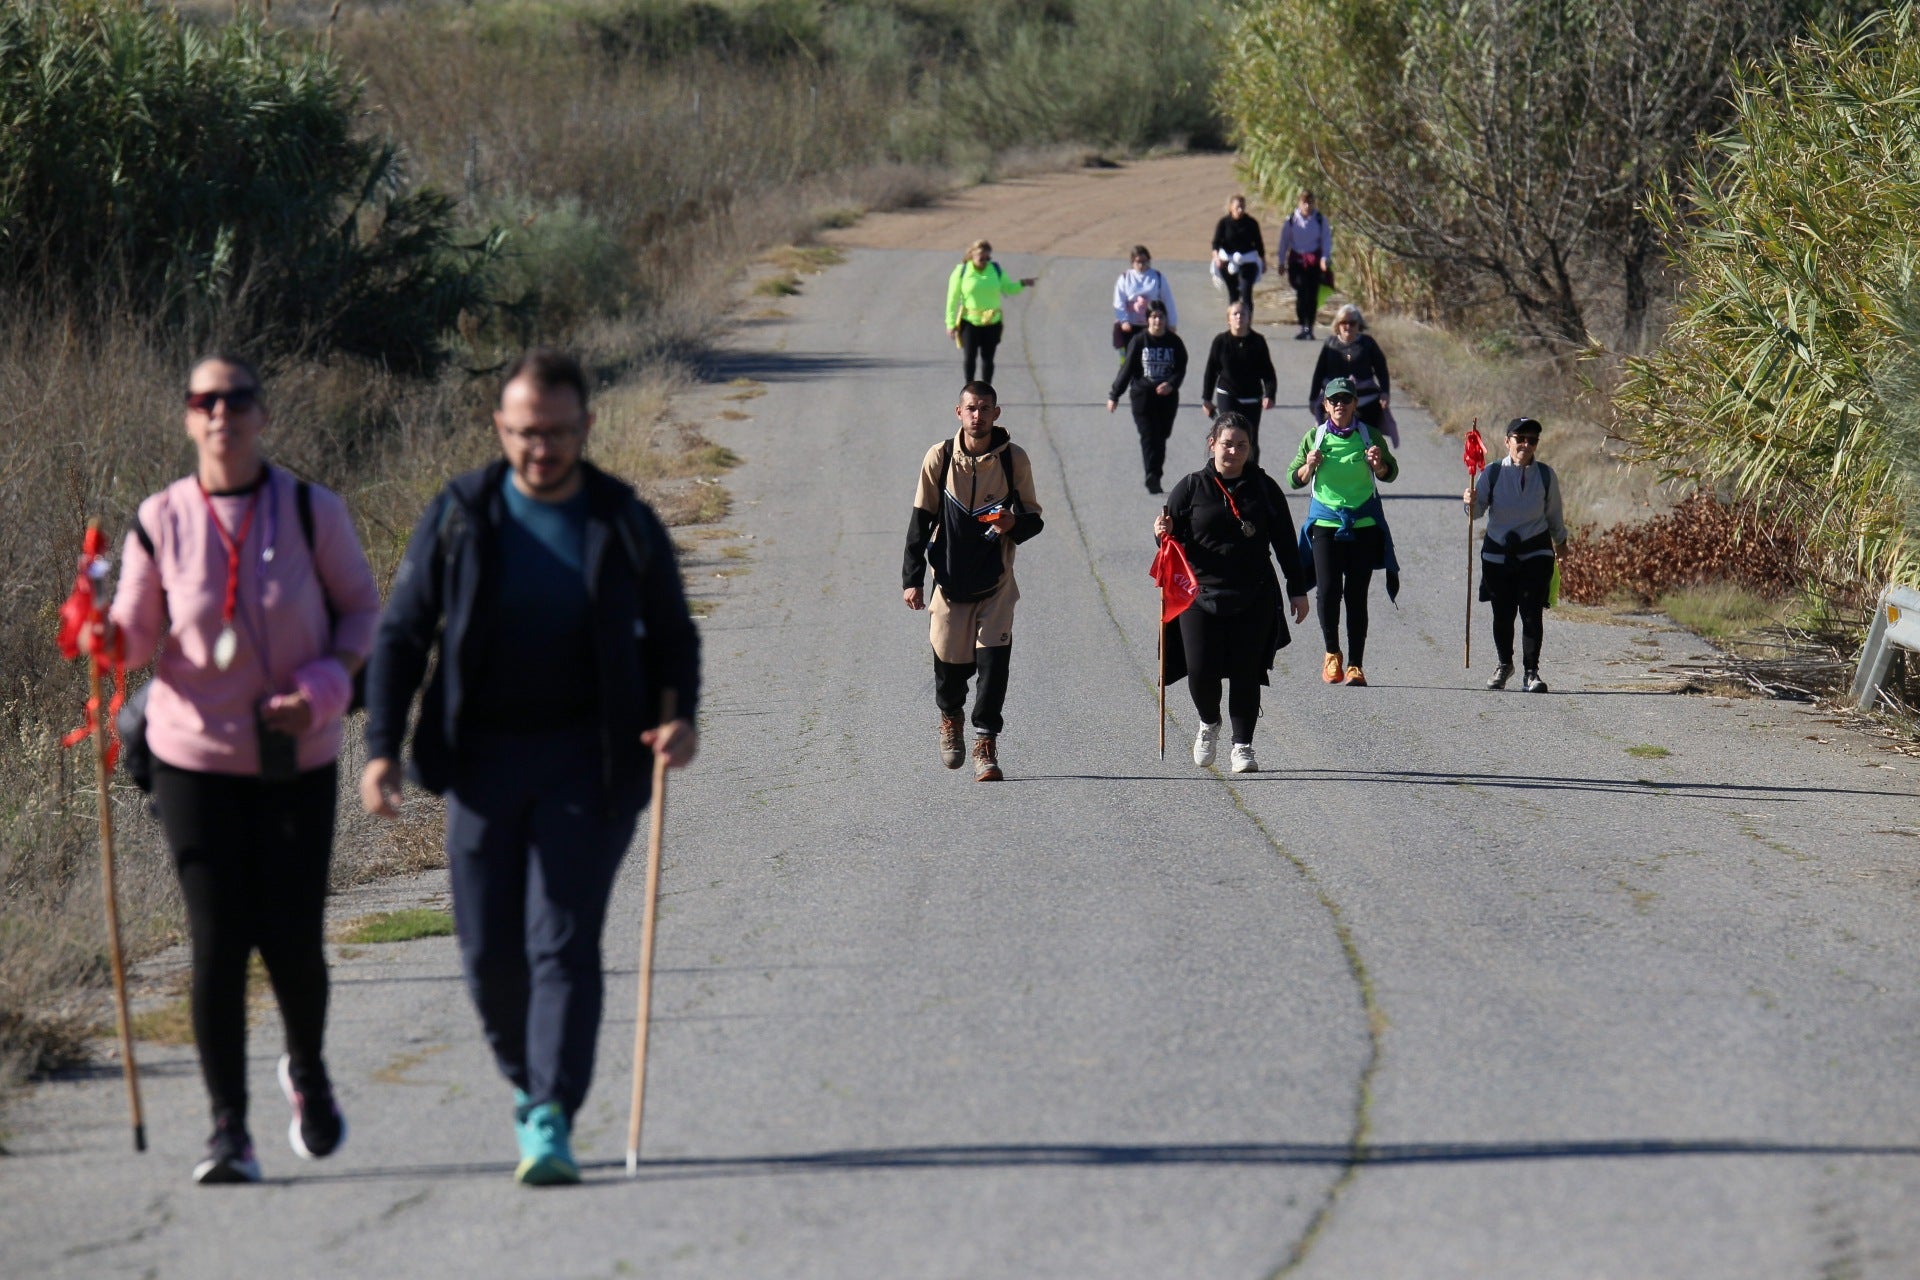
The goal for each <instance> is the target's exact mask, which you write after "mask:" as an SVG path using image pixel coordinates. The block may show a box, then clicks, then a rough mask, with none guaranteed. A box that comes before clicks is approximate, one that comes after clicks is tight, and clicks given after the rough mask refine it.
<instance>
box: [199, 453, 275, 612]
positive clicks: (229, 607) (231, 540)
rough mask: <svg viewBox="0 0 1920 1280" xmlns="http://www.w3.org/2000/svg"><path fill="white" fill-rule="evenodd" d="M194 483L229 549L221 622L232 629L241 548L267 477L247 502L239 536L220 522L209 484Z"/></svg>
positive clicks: (257, 508)
mask: <svg viewBox="0 0 1920 1280" xmlns="http://www.w3.org/2000/svg"><path fill="white" fill-rule="evenodd" d="M194 483H195V484H197V485H199V486H200V498H201V500H202V501H203V502H205V503H206V504H207V516H208V518H210V519H211V520H212V521H213V528H214V532H216V533H218V534H219V535H220V545H222V546H224V547H225V548H226V549H227V599H226V603H225V604H224V605H223V606H221V609H220V623H221V626H222V627H224V628H226V629H227V630H229V631H231V630H232V629H233V612H234V605H235V604H236V603H237V602H238V600H239V598H240V548H242V547H244V546H246V545H247V535H248V534H249V533H251V532H253V517H254V513H255V512H257V511H259V510H260V493H261V490H263V489H265V488H266V487H267V485H266V479H265V477H262V478H261V482H260V485H259V487H258V488H256V489H255V490H254V491H253V501H251V502H249V503H248V504H247V518H246V519H245V520H242V521H241V522H240V535H239V536H238V537H235V536H234V535H232V534H230V533H228V532H227V526H226V525H224V524H221V523H220V513H219V512H218V511H215V510H214V509H213V495H212V494H210V493H208V492H207V486H206V485H205V484H203V483H201V481H200V480H199V479H197V478H196V479H195V480H194Z"/></svg>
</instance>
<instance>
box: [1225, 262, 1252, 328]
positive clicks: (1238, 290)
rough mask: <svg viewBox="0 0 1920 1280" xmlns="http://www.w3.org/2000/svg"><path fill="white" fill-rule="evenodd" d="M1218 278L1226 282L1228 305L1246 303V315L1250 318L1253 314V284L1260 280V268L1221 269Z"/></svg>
mask: <svg viewBox="0 0 1920 1280" xmlns="http://www.w3.org/2000/svg"><path fill="white" fill-rule="evenodd" d="M1220 278H1221V279H1222V280H1224V281H1226V285H1227V302H1228V304H1229V305H1231V304H1232V303H1235V302H1244V303H1246V304H1247V314H1248V315H1249V316H1251V315H1252V314H1253V282H1254V281H1255V280H1258V279H1259V278H1260V268H1258V267H1255V266H1245V267H1241V268H1240V269H1239V270H1238V271H1234V270H1230V269H1228V268H1225V267H1223V268H1221V270H1220Z"/></svg>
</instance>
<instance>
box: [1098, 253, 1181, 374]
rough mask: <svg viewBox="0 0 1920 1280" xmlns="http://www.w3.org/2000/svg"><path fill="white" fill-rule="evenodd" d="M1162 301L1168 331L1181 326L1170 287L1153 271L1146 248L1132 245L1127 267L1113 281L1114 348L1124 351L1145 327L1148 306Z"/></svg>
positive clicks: (1150, 257) (1164, 279) (1163, 277)
mask: <svg viewBox="0 0 1920 1280" xmlns="http://www.w3.org/2000/svg"><path fill="white" fill-rule="evenodd" d="M1155 302H1163V303H1165V304H1166V307H1167V328H1169V329H1177V328H1179V327H1180V313H1179V311H1178V310H1177V309H1176V308H1175V307H1174V305H1173V288H1172V286H1170V285H1169V284H1168V283H1167V278H1166V277H1165V276H1163V275H1161V274H1160V272H1159V271H1157V270H1156V269H1155V268H1154V265H1153V255H1152V254H1150V253H1148V252H1147V246H1145V245H1143V244H1137V245H1135V246H1133V256H1132V259H1131V262H1130V265H1129V266H1128V268H1127V269H1126V270H1125V271H1122V272H1121V273H1120V278H1119V279H1118V280H1115V281H1114V282H1113V349H1114V350H1115V351H1125V350H1126V349H1127V343H1128V342H1129V341H1130V340H1131V339H1132V338H1133V335H1134V334H1136V333H1138V332H1139V331H1140V330H1142V329H1144V328H1146V327H1147V307H1148V306H1149V305H1150V304H1152V303H1155Z"/></svg>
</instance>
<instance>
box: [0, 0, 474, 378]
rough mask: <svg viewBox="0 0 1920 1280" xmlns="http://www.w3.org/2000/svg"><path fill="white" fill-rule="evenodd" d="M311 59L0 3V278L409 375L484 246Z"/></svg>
mask: <svg viewBox="0 0 1920 1280" xmlns="http://www.w3.org/2000/svg"><path fill="white" fill-rule="evenodd" d="M358 101H359V90H358V87H357V85H356V84H355V82H354V81H352V80H351V79H350V78H349V77H348V76H347V75H346V74H345V73H344V72H343V71H342V70H341V68H340V66H339V64H338V63H337V62H336V61H335V60H334V59H332V58H331V57H329V56H327V55H326V54H324V53H322V52H320V51H318V50H314V49H309V48H304V47H302V46H300V45H298V44H296V43H294V42H292V41H290V40H287V39H283V38H279V37H276V36H274V35H272V34H270V33H269V32H268V31H267V30H266V29H265V28H264V27H263V26H262V25H261V24H260V22H259V21H257V20H255V19H252V18H240V19H238V20H236V21H234V22H233V23H231V24H229V25H226V26H223V27H220V28H217V29H212V30H207V29H202V28H199V27H196V26H193V25H191V24H189V23H186V22H183V21H182V20H181V19H180V18H179V17H178V16H177V15H176V14H174V13H173V12H172V11H169V10H148V9H144V8H142V7H140V6H139V5H137V4H133V3H130V2H125V0H80V2H78V3H52V2H47V0H9V3H7V4H6V6H5V7H4V8H0V119H4V120H5V122H6V127H5V129H4V131H3V132H0V288H5V289H6V290H7V291H8V292H10V293H14V294H16V295H18V294H21V293H25V292H38V293H41V294H44V295H47V296H57V297H61V298H72V297H81V298H88V297H94V296H101V297H105V298H110V299H111V300H112V305H113V306H114V308H116V309H124V310H126V311H128V312H131V313H133V314H136V315H142V316H146V317H149V318H154V319H158V320H162V321H165V322H166V323H168V324H170V325H172V326H175V327H178V328H184V329H186V330H188V331H190V332H197V333H200V334H202V335H207V336H212V335H216V334H218V335H221V336H232V337H233V338H236V339H238V340H239V341H240V343H241V345H243V346H246V347H248V348H251V349H255V350H267V351H288V350H296V349H308V350H316V351H342V352H348V353H353V354H357V355H364V356H369V357H372V358H375V359H378V360H381V361H383V362H385V363H387V364H389V365H391V366H394V367H397V368H404V369H425V368H429V367H431V366H432V365H434V364H435V363H436V362H437V360H438V358H439V356H440V341H441V338H442V335H444V334H445V333H447V332H448V331H449V330H451V329H452V328H453V325H454V321H455V319H456V317H457V316H458V315H459V313H460V311H461V310H462V309H463V308H466V307H470V306H474V305H476V304H477V303H478V302H479V301H480V285H479V280H478V278H477V277H476V275H475V269H476V267H478V266H479V265H480V263H481V262H482V260H483V259H484V256H485V251H484V249H483V248H462V247H460V246H458V245H456V244H455V242H454V239H453V226H454V217H453V206H452V203H451V201H450V200H448V199H447V198H446V197H445V196H443V195H440V194H438V193H435V192H432V191H428V190H409V189H408V188H407V185H406V183H405V182H404V180H403V174H402V170H401V167H400V164H399V158H398V155H397V152H396V151H395V149H394V147H393V146H392V145H391V144H389V143H384V142H381V141H378V140H374V139H370V138H368V137H366V136H364V134H363V133H362V132H361V131H360V130H359V128H358V125H359V121H358V119H357V108H358Z"/></svg>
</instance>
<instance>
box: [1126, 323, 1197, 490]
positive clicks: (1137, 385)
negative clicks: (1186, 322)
mask: <svg viewBox="0 0 1920 1280" xmlns="http://www.w3.org/2000/svg"><path fill="white" fill-rule="evenodd" d="M1186 376H1187V344H1186V343H1184V342H1182V341H1180V338H1179V335H1177V334H1175V333H1174V332H1173V331H1172V330H1171V329H1169V328H1167V304H1166V303H1164V302H1161V301H1160V300H1158V299H1157V298H1156V299H1155V300H1154V301H1153V302H1151V303H1149V304H1147V327H1146V328H1145V329H1144V330H1142V331H1141V332H1139V333H1136V334H1134V335H1133V338H1132V340H1131V341H1129V342H1128V343H1127V356H1126V359H1124V360H1122V361H1121V362H1120V372H1119V373H1118V374H1116V375H1114V379H1113V386H1111V387H1110V388H1108V389H1107V412H1108V413H1112V412H1113V411H1114V410H1115V409H1117V408H1119V407H1120V392H1121V389H1122V388H1125V389H1126V391H1127V398H1128V399H1129V400H1130V401H1131V402H1132V405H1133V426H1134V430H1136V431H1138V432H1139V433H1140V461H1141V462H1142V463H1143V464H1144V465H1145V467H1146V472H1147V492H1148V493H1159V492H1160V491H1161V489H1160V469H1161V468H1162V467H1163V466H1165V465H1166V460H1167V437H1169V436H1171V435H1172V434H1173V415H1174V414H1175V413H1177V412H1179V409H1180V383H1181V380H1182V379H1184V378H1185V377H1186Z"/></svg>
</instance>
